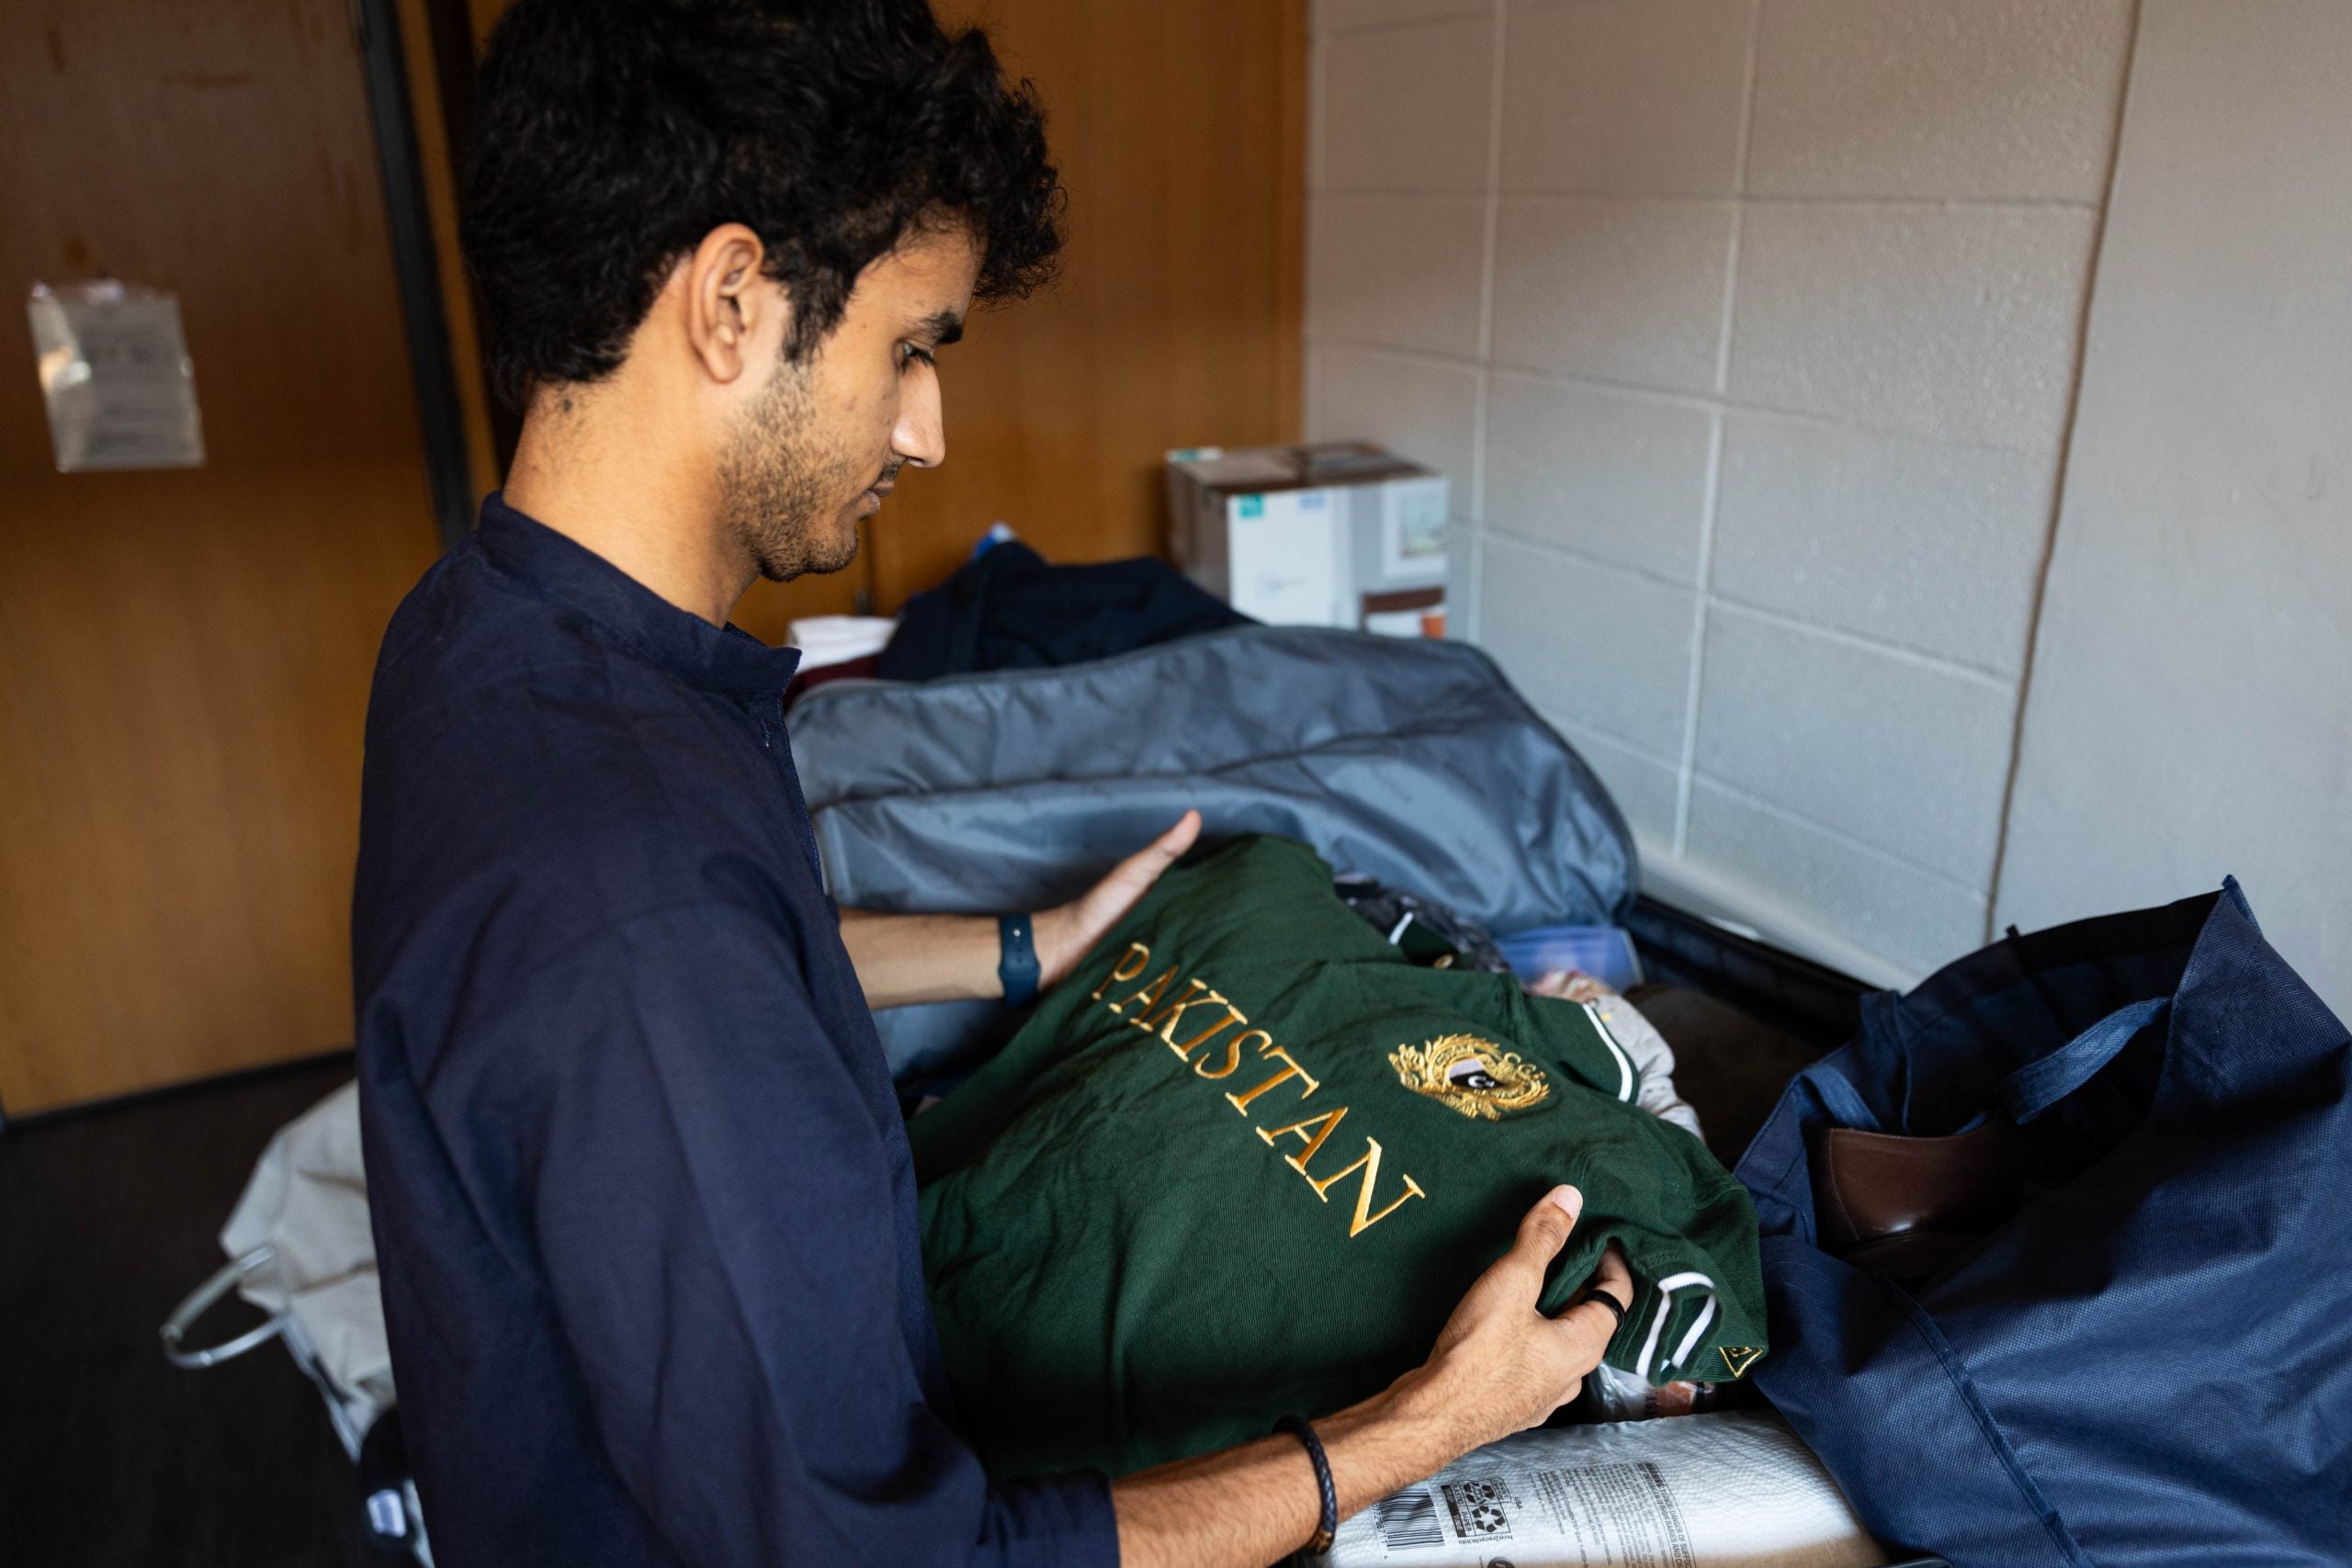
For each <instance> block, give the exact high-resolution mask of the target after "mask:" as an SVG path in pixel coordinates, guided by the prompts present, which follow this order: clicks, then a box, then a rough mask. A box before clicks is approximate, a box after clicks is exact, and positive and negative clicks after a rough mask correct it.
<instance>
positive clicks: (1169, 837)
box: [842, 811, 1201, 1008]
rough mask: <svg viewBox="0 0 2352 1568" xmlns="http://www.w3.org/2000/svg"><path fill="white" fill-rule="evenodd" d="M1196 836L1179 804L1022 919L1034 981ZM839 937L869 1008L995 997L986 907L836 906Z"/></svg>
mask: <svg viewBox="0 0 2352 1568" xmlns="http://www.w3.org/2000/svg"><path fill="white" fill-rule="evenodd" d="M1200 836H1201V814H1200V813H1199V812H1197V811H1187V812H1186V813H1184V815H1183V816H1182V818H1179V819H1178V820H1177V823H1176V826H1174V827H1173V828H1170V829H1168V831H1166V832H1165V833H1162V834H1160V835H1159V838H1157V839H1154V840H1152V841H1151V842H1150V843H1148V844H1146V845H1145V846H1144V847H1143V848H1142V849H1140V850H1137V851H1136V852H1135V853H1134V854H1131V855H1129V856H1128V857H1127V858H1126V859H1125V860H1123V861H1121V862H1120V863H1118V864H1117V865H1115V866H1114V867H1112V868H1111V874H1110V875H1108V876H1106V877H1104V878H1103V880H1102V881H1100V882H1098V883H1096V884H1095V885H1094V886H1092V887H1091V888H1089V889H1088V890H1087V892H1086V895H1085V896H1084V897H1080V898H1078V899H1076V900H1074V901H1072V902H1070V903H1068V904H1064V905H1063V906H1062V907H1061V908H1058V909H1047V910H1046V911H1044V912H1043V913H1042V914H1039V915H1037V916H1035V918H1034V919H1031V921H1030V923H1029V934H1030V940H1031V941H1032V942H1035V943H1036V945H1037V985H1038V987H1039V988H1040V989H1043V988H1044V987H1047V986H1050V985H1052V984H1053V983H1054V982H1055V981H1057V980H1059V979H1061V978H1063V977H1064V976H1067V975H1069V972H1070V970H1071V969H1072V968H1073V967H1075V966H1076V965H1077V964H1078V961H1079V960H1080V959H1081V958H1083V957H1085V956H1086V950H1087V949H1088V948H1090V947H1092V946H1093V945H1094V944H1095V942H1098V941H1100V940H1101V939H1102V936H1103V932H1104V931H1109V930H1110V929H1111V928H1112V927H1113V926H1114V925H1117V924H1118V923H1119V921H1120V920H1121V919H1124V918H1125V915H1126V912H1127V911H1128V910H1129V909H1132V908H1135V907H1136V900H1137V899H1138V898H1141V897H1143V896H1144V895H1145V894H1147V893H1148V892H1150V891H1151V885H1152V884H1153V883H1155V882H1157V881H1159V874H1160V873H1161V872H1163V871H1166V870H1167V869H1168V868H1169V867H1170V866H1171V865H1174V864H1175V863H1176V861H1177V857H1178V856H1180V855H1182V853H1183V852H1185V851H1186V850H1189V849H1191V848H1192V847H1193V840H1195V839H1197V838H1199V837H1200ZM842 945H843V946H844V947H846V948H847V949H848V950H849V961H850V964H852V966H853V967H854V968H855V969H856V970H857V983H858V984H859V985H860V986H862V987H865V1005H866V1006H868V1007H871V1008H895V1007H906V1006H908V1005H910V1004H911V1003H915V1002H945V1001H956V1000H960V999H964V998H978V997H1001V996H1002V995H1004V985H1003V982H1002V981H1001V980H1000V979H998V978H997V961H998V958H999V956H1000V948H999V942H998V936H997V923H996V917H994V916H993V915H883V914H876V913H874V912H873V911H871V910H866V909H843V910H842Z"/></svg>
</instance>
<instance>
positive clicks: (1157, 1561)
mask: <svg viewBox="0 0 2352 1568" xmlns="http://www.w3.org/2000/svg"><path fill="white" fill-rule="evenodd" d="M1583 1208H1584V1195H1583V1194H1582V1193H1580V1192H1578V1191H1577V1190H1576V1189H1575V1188H1573V1187H1555V1188H1554V1189H1553V1190H1551V1191H1550V1192H1549V1193H1547V1194H1545V1195H1544V1201H1542V1202H1540V1203H1538V1204H1536V1205H1535V1208H1534V1211H1533V1212H1532V1213H1530V1214H1529V1215H1528V1216H1527V1217H1526V1218H1525V1219H1523V1220H1521V1222H1520V1224H1519V1238H1518V1239H1517V1240H1516V1241H1514V1242H1513V1243H1512V1244H1511V1248H1510V1251H1509V1252H1506V1253H1505V1254H1503V1256H1502V1257H1501V1258H1498V1259H1497V1260H1496V1262H1495V1265H1494V1267H1493V1268H1491V1269H1487V1271H1486V1272H1485V1273H1484V1274H1481V1275H1480V1276H1478V1280H1477V1283H1476V1284H1474V1285H1472V1286H1471V1287H1470V1292H1469V1294H1467V1295H1465V1296H1464V1297H1463V1298H1462V1304H1461V1305H1460V1306H1457V1307H1455V1308H1454V1309H1453V1316H1452V1317H1451V1318H1449V1319H1447V1320H1446V1325H1445V1328H1444V1330H1443V1331H1442V1333H1440V1334H1439V1335H1438V1337H1437V1348H1436V1349H1434V1350H1432V1351H1430V1359H1429V1360H1428V1362H1427V1363H1426V1364H1425V1365H1423V1366H1422V1367H1420V1368H1419V1369H1418V1370H1417V1371H1411V1372H1408V1373H1407V1374H1406V1375H1405V1376H1403V1377H1402V1378H1399V1379H1398V1380H1397V1382H1395V1383H1394V1384H1392V1385H1391V1386H1390V1387H1389V1388H1388V1389H1387V1390H1386V1391H1385V1392H1384V1393H1377V1394H1374V1396H1373V1397H1372V1398H1370V1399H1367V1400H1365V1401H1364V1402H1363V1404H1357V1405H1351V1406H1350V1407H1349V1408H1348V1409H1345V1410H1342V1411H1340V1412H1339V1413H1338V1414H1337V1415H1334V1416H1325V1417H1324V1418H1322V1419H1321V1420H1318V1421H1317V1422H1316V1423H1315V1430H1316V1432H1317V1435H1318V1436H1319V1437H1320V1438H1322V1441H1323V1447H1324V1450H1325V1451H1326V1453H1327V1454H1328V1455H1329V1462H1330V1468H1331V1480H1332V1489H1333V1491H1334V1492H1335V1493H1336V1494H1337V1496H1338V1501H1339V1507H1340V1517H1341V1518H1346V1517H1348V1516H1350V1515H1351V1514H1354V1513H1356V1512H1357V1511H1359V1510H1360V1509H1363V1508H1368V1507H1370V1506H1372V1505H1373V1504H1374V1503H1376V1502H1378V1501H1379V1500H1380V1499H1381V1498H1383V1497H1385V1496H1387V1495H1389V1494H1390V1493H1391V1492H1394V1491H1395V1490H1397V1488H1398V1487H1399V1486H1403V1485H1406V1484H1408V1483H1411V1482H1415V1481H1419V1480H1420V1479H1421V1478H1422V1477H1424V1476H1426V1475H1428V1474H1430V1472H1432V1471H1435V1470H1438V1469H1441V1468H1442V1467H1443V1466H1444V1465H1446V1464H1448V1463H1451V1462H1452V1461H1453V1460H1455V1459H1457V1458H1459V1457H1460V1456H1461V1455H1463V1454H1464V1453H1466V1452H1468V1451H1469V1450H1472V1449H1475V1448H1476V1447H1478V1446H1479V1445H1480V1444H1482V1443H1489V1442H1492V1441H1494V1439H1496V1438H1500V1437H1505V1436H1508V1435H1509V1434H1510V1433H1512V1432H1518V1431H1523V1430H1525V1429H1526V1428H1527V1427H1532V1426H1534V1425H1536V1424H1537V1423H1538V1422H1540V1421H1542V1420H1543V1419H1544V1417H1545V1416H1549V1415H1550V1414H1552V1412H1553V1411H1555V1410H1556V1409H1558V1408H1559V1407H1560V1406H1561V1405H1563V1404H1566V1403H1567V1402H1568V1401H1569V1400H1571V1399H1574V1398H1575V1397H1576V1396H1577V1387H1578V1385H1579V1384H1581V1383H1582V1382H1583V1381H1584V1376H1585V1374H1586V1373H1587V1372H1589V1371H1592V1369H1593V1368H1595V1367H1597V1366H1599V1365H1600V1355H1601V1352H1602V1351H1603V1350H1605V1349H1607V1348H1609V1339H1610V1337H1611V1335H1612V1334H1613V1333H1615V1332H1616V1328H1617V1320H1616V1317H1615V1315H1614V1314H1611V1312H1610V1310H1609V1309H1608V1308H1607V1307H1605V1306H1602V1305H1600V1304H1599V1303H1595V1302H1584V1303H1579V1304H1577V1305H1576V1306H1573V1307H1570V1308H1569V1309H1568V1310H1567V1311H1566V1312H1564V1313H1562V1314H1560V1315H1559V1316H1558V1317H1545V1316H1544V1314H1542V1313H1540V1312H1538V1311H1537V1310H1536V1309H1535V1303H1537V1302H1538V1301H1539V1300H1541V1299H1542V1297H1543V1294H1544V1274H1545V1273H1546V1272H1547V1271H1548V1270H1549V1269H1551V1267H1552V1261H1553V1259H1555V1258H1558V1257H1559V1256H1560V1248H1562V1247H1565V1246H1566V1245H1567V1241H1568V1233H1569V1232H1570V1231H1572V1230H1574V1229H1575V1228H1576V1222H1577V1214H1578V1213H1581V1212H1582V1211H1583ZM1592 1288H1593V1289H1594V1290H1596V1291H1605V1292H1608V1293H1609V1295H1610V1297H1611V1300H1613V1301H1615V1302H1617V1303H1619V1304H1620V1305H1630V1304H1631V1303H1632V1302H1633V1299H1634V1281H1633V1277H1632V1276H1631V1275H1630V1274H1629V1273H1628V1272H1627V1271H1626V1269H1625V1260H1624V1258H1622V1257H1620V1256H1619V1255H1618V1252H1617V1249H1616V1248H1615V1247H1611V1248H1610V1249H1609V1250H1608V1251H1606V1252H1604V1253H1602V1254H1601V1258H1600V1271H1599V1272H1598V1273H1597V1274H1595V1275H1594V1276H1593V1282H1592ZM1111 1502H1112V1506H1113V1507H1114V1509H1115V1510H1116V1512H1117V1516H1118V1524H1119V1561H1120V1562H1121V1563H1122V1564H1123V1565H1124V1568H1252V1565H1254V1564H1257V1563H1262V1562H1270V1561H1272V1559H1274V1558H1277V1557H1280V1556H1281V1555H1283V1553H1284V1552H1286V1551H1291V1550H1292V1549H1294V1548H1295V1547H1297V1546H1299V1545H1300V1544H1302V1543H1303V1542H1305V1541H1306V1539H1307V1537H1308V1535H1309V1534H1310V1533H1311V1532H1312V1531H1313V1529H1314V1528H1315V1522H1316V1517H1317V1513H1318V1511H1319V1509H1318V1504H1319V1502H1320V1498H1319V1497H1318V1496H1317V1490H1316V1478H1315V1471H1314V1468H1313V1466H1312V1465H1311V1464H1310V1463H1309V1461H1308V1460H1307V1457H1306V1450H1305V1449H1304V1448H1303V1447H1301V1446H1300V1444H1299V1443H1298V1441H1297V1440H1296V1439H1295V1438H1291V1437H1289V1436H1287V1435H1283V1436H1278V1437H1272V1438H1260V1439H1259V1440H1258V1441H1256V1442H1254V1443H1246V1444H1244V1445H1242V1446H1241V1447H1240V1448H1238V1449H1227V1450H1225V1451H1224V1452H1222V1453H1215V1454H1203V1455H1202V1456H1201V1457H1199V1458H1198V1459H1188V1460H1179V1461H1176V1462H1175V1463H1173V1464H1164V1465H1161V1466H1159V1468H1158V1469H1156V1470H1147V1471H1145V1472H1141V1473H1140V1474H1136V1475H1130V1476H1126V1477H1125V1478H1124V1479H1122V1480H1120V1481H1119V1482H1118V1483H1115V1484H1114V1486H1113V1487H1112V1489H1111Z"/></svg>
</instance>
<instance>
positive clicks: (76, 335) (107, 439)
mask: <svg viewBox="0 0 2352 1568" xmlns="http://www.w3.org/2000/svg"><path fill="white" fill-rule="evenodd" d="M25 312H26V314H27V315H28V316H29V317H30V318H31V321H32V329H33V366H34V370H35V371H36V373H37V374H38V375H39V376H40V390H41V400H42V401H43V402H44V403H46V404H47V405H48V407H49V435H50V441H51V445H52V446H54V447H55V448H56V453H57V469H58V472H60V473H65V474H73V473H86V472H91V471H95V470H98V469H106V468H200V467H202V466H203V463H204V424H203V420H202V419H201V417H200V416H199V415H198V412H197V406H196V370H195V367H193V366H191V365H190V364H189V363H188V356H187V338H186V337H185V335H184V334H183V333H181V330H180V302H179V299H178V297H177V296H175V295H172V294H166V293H163V292H161V291H160V290H157V289H153V288H138V287H136V286H134V285H130V284H123V283H117V282H114V281H112V280H105V281H100V282H96V283H71V284H60V285H57V286H55V287H53V288H52V287H51V286H50V285H48V284H45V283H36V284H34V285H33V288H32V293H31V294H30V295H29V296H28V298H27V299H26V301H25Z"/></svg>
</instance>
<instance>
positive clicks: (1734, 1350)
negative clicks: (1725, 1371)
mask: <svg viewBox="0 0 2352 1568" xmlns="http://www.w3.org/2000/svg"><path fill="white" fill-rule="evenodd" d="M1715 1353H1716V1354H1717V1355H1719V1356H1721V1357H1722V1358H1723V1359H1724V1366H1725V1367H1727V1368H1729V1369H1730V1370H1731V1375H1732V1377H1733V1378H1734V1379H1735V1380H1736V1379H1738V1378H1742V1377H1745V1376H1747V1369H1748V1368H1750V1367H1752V1366H1754V1365H1755V1364H1756V1358H1757V1357H1758V1356H1760V1355H1762V1354H1763V1353H1764V1352H1763V1350H1762V1349H1761V1348H1756V1347H1752V1346H1747V1345H1718V1346H1716V1347H1715Z"/></svg>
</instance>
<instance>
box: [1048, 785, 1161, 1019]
mask: <svg viewBox="0 0 2352 1568" xmlns="http://www.w3.org/2000/svg"><path fill="white" fill-rule="evenodd" d="M1200 836H1201V814H1200V813H1199V812H1197V811H1187V812H1185V813H1184V815H1183V816H1182V817H1180V818H1177V820H1176V825H1175V826H1174V827H1173V828H1170V829H1168V831H1166V832H1165V833H1162V834H1160V835H1159V837H1158V838H1157V839H1154V840H1152V841H1151V842H1150V843H1148V844H1146V845H1145V846H1144V847H1143V848H1142V849H1140V850H1137V851H1136V852H1135V853H1133V854H1131V855H1129V856H1128V857H1127V858H1126V859H1125V860H1123V861H1121V862H1120V863H1118V864H1117V865H1115V866H1114V867H1112V868H1111V874H1109V875H1108V876H1105V877H1104V878H1103V880H1102V881H1100V882H1098V883H1096V884H1095V885H1094V886H1092V887H1091V888H1089V889H1087V891H1086V892H1085V894H1084V895H1082V896H1081V897H1078V898H1075V899H1073V900H1071V901H1070V902H1069V903H1067V904H1064V905H1062V906H1061V907H1060V908H1057V909H1046V910H1042V911H1040V912H1039V913H1038V915H1037V917H1036V918H1035V919H1034V920H1033V921H1032V922H1031V923H1030V931H1031V935H1032V937H1033V939H1034V940H1035V942H1036V944H1037V985H1038V988H1039V989H1041V990H1043V989H1046V988H1048V987H1052V986H1053V985H1054V984H1056V983H1057V981H1060V980H1062V979H1063V978H1065V977H1067V976H1069V972H1070V970H1072V969H1073V968H1075V967H1076V966H1077V964H1078V961H1079V960H1080V959H1081V958H1083V957H1085V956H1086V951H1087V949H1089V948H1091V947H1092V946H1093V945H1094V944H1095V943H1096V942H1100V941H1102V940H1103V932H1105V931H1109V930H1110V929H1111V928H1112V927H1113V926H1115V925H1117V924H1118V923H1119V922H1120V921H1121V920H1122V919H1125V918H1126V913H1127V911H1128V910H1130V909H1132V908H1135V907H1136V902H1137V901H1138V900H1140V899H1141V898H1142V897H1143V896H1144V895H1145V894H1147V893H1148V892H1150V891H1151V885H1152V884H1153V883H1155V882H1158V881H1159V874H1160V873H1161V872H1163V871H1166V870H1167V869H1168V868H1169V867H1170V866H1171V865H1174V864H1175V863H1177V861H1178V860H1179V859H1181V858H1182V856H1183V853H1184V852H1185V851H1186V850H1189V849H1191V848H1192V847H1193V840H1196V839H1198V838H1199V837H1200Z"/></svg>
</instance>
